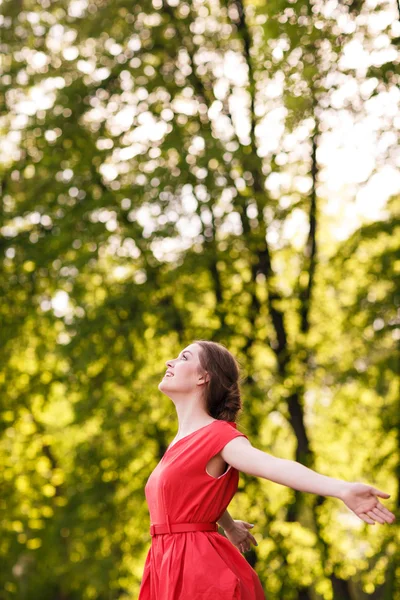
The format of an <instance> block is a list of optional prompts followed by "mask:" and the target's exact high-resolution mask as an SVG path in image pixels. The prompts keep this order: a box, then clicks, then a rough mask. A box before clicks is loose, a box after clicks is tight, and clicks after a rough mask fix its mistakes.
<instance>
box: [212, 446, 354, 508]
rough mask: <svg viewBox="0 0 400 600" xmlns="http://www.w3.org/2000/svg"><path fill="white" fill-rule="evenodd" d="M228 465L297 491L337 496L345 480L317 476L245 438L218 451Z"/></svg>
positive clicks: (302, 466) (340, 493) (306, 468)
mask: <svg viewBox="0 0 400 600" xmlns="http://www.w3.org/2000/svg"><path fill="white" fill-rule="evenodd" d="M221 456H222V458H223V459H224V460H225V461H226V462H227V463H228V464H230V465H232V467H234V468H235V469H238V470H239V471H242V473H248V474H249V475H254V476H255V477H263V478H264V479H269V480H270V481H274V482H275V483H280V484H281V485H286V486H288V487H291V488H293V489H295V490H299V491H301V492H310V493H312V494H320V495H321V496H333V497H335V498H341V496H342V493H343V491H344V490H345V489H346V485H347V483H348V482H347V481H343V480H342V479H334V478H333V477H327V476H326V475H321V474H320V473H317V472H316V471H313V470H312V469H309V468H308V467H305V466H304V465H302V464H301V463H298V462H296V461H294V460H288V459H286V458H278V457H276V456H272V455H271V454H267V452H263V451H262V450H259V449H258V448H254V447H253V446H252V445H251V444H250V442H249V441H248V440H247V439H246V438H235V439H233V440H231V441H230V442H228V444H226V446H225V447H224V448H223V449H222V451H221Z"/></svg>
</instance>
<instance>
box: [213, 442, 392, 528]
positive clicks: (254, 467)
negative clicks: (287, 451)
mask: <svg viewBox="0 0 400 600" xmlns="http://www.w3.org/2000/svg"><path fill="white" fill-rule="evenodd" d="M221 456H222V458H223V459H224V460H225V462H227V463H228V464H230V465H232V467H234V468H235V469H238V470H239V471H242V472H243V473H248V474H249V475H254V476H255V477H263V478H264V479H269V480H270V481H274V482H275V483H280V484H281V485H286V486H288V487H291V488H293V489H295V490H299V491H300V492H310V493H311V494H319V495H321V496H333V497H334V498H339V500H342V501H343V502H344V504H345V505H346V506H347V508H349V509H350V510H352V511H353V512H354V513H355V514H356V515H357V516H358V517H359V518H360V519H362V520H363V521H365V522H366V523H370V524H371V525H374V524H375V522H378V523H381V524H384V523H393V521H395V515H394V514H393V513H392V512H390V510H388V509H387V508H386V507H385V506H384V505H383V504H381V503H380V502H379V500H378V497H381V498H390V494H387V493H386V492H382V491H381V490H378V489H377V488H375V487H373V486H372V485H368V484H365V483H357V482H350V481H344V480H343V479H335V478H334V477H327V476H326V475H321V474H320V473H317V472H316V471H313V470H312V469H309V468H308V467H305V466H304V465H302V464H301V463H299V462H296V461H294V460H287V459H286V458H277V457H276V456H272V455H271V454H267V452H263V451H262V450H259V449H258V448H254V447H253V446H252V445H251V443H250V442H249V440H247V439H246V438H244V437H237V438H234V439H233V440H231V441H230V442H228V443H227V444H226V446H224V448H223V449H222V450H221Z"/></svg>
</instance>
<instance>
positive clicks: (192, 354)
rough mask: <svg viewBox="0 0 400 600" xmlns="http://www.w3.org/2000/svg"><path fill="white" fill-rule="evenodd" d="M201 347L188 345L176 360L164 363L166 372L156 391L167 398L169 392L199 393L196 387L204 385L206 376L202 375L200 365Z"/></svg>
mask: <svg viewBox="0 0 400 600" xmlns="http://www.w3.org/2000/svg"><path fill="white" fill-rule="evenodd" d="M200 352H201V347H200V346H199V345H198V344H190V345H189V346H186V348H184V349H183V350H182V351H181V352H180V354H179V356H178V357H177V358H173V359H171V360H168V361H167V362H166V365H167V371H166V373H165V375H164V377H163V378H162V380H161V381H160V383H159V384H158V389H159V390H160V391H161V392H164V393H165V394H166V395H167V396H169V395H170V394H169V392H171V393H173V392H183V393H185V394H188V393H190V392H196V391H200V388H199V387H198V386H201V385H203V384H204V383H205V381H206V379H208V376H207V374H206V373H203V369H202V367H201V365H200V359H199V353H200Z"/></svg>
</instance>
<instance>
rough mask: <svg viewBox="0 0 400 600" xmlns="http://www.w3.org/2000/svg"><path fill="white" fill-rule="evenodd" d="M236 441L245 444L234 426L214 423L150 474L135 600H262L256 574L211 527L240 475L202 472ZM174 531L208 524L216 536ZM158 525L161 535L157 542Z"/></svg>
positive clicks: (183, 440)
mask: <svg viewBox="0 0 400 600" xmlns="http://www.w3.org/2000/svg"><path fill="white" fill-rule="evenodd" d="M239 436H244V437H246V438H247V436H246V435H245V434H244V433H241V432H240V431H237V429H236V423H234V422H228V421H220V420H215V421H213V422H212V423H209V424H208V425H205V426H204V427H201V428H200V429H198V430H197V431H193V432H192V433H189V435H186V436H185V437H183V438H181V439H180V440H178V441H177V442H176V443H175V444H173V445H172V446H171V445H170V446H169V447H168V448H167V450H166V452H165V454H164V456H163V457H162V459H161V461H160V462H159V463H158V465H157V466H156V468H155V469H154V471H153V472H152V473H151V475H150V477H149V478H148V480H147V483H146V486H145V495H146V500H147V504H148V507H149V512H150V522H151V528H150V529H151V532H152V541H151V546H150V549H149V551H148V554H147V557H146V562H145V565H144V572H143V578H142V582H141V586H140V591H139V598H138V600H265V595H264V592H263V589H262V587H261V582H260V580H259V578H258V576H257V573H256V572H255V570H254V569H253V568H252V567H251V565H249V563H248V562H247V560H246V559H245V558H244V556H243V555H242V554H241V553H240V551H239V550H238V549H237V548H236V547H235V546H234V545H233V544H232V543H231V542H230V541H229V540H228V539H227V538H225V537H224V536H223V535H221V534H220V533H218V531H217V529H218V527H217V526H216V525H215V523H216V521H217V520H218V519H219V518H220V517H221V516H222V514H223V513H224V512H225V509H226V508H227V507H228V505H229V503H230V501H231V500H232V498H233V496H234V495H235V493H236V491H237V487H238V481H239V471H238V470H237V469H235V468H233V467H232V466H231V465H229V467H228V470H227V471H225V473H223V474H222V475H221V476H220V477H218V478H216V477H212V476H211V475H209V474H208V473H207V472H206V466H207V463H208V461H209V460H210V459H211V458H212V457H213V456H215V455H216V454H218V453H219V452H220V451H221V450H222V448H223V447H224V446H225V445H226V444H227V443H228V442H229V441H230V440H233V439H234V438H235V437H239ZM177 523H180V524H181V526H180V528H181V529H185V527H187V526H186V525H185V524H188V523H189V524H193V523H211V524H214V531H203V530H202V531H183V532H180V533H179V532H178V533H176V532H170V533H168V531H171V526H172V525H174V524H177ZM161 524H165V527H164V529H165V530H166V531H167V533H161V534H156V535H155V532H156V531H157V528H158V530H159V531H160V529H162V528H161V527H159V526H160V525H161ZM190 526H192V528H193V525H189V527H190ZM194 527H196V525H195V526H194ZM198 527H200V528H201V525H199V526H198ZM175 529H177V528H175ZM209 529H210V528H209Z"/></svg>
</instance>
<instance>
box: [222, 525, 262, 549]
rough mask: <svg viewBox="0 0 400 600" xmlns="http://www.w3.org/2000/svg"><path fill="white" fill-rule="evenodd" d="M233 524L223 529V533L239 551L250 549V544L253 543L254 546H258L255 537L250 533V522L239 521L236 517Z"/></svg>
mask: <svg viewBox="0 0 400 600" xmlns="http://www.w3.org/2000/svg"><path fill="white" fill-rule="evenodd" d="M233 523H234V524H233V525H231V526H230V527H229V529H225V530H224V531H225V535H226V537H227V538H228V540H229V541H230V542H232V544H233V545H234V546H236V548H237V549H238V550H239V551H240V552H247V551H248V550H250V545H251V544H252V543H253V544H254V545H255V546H258V544H257V541H256V539H255V538H254V537H253V536H252V535H251V533H250V531H249V529H250V528H251V527H254V525H252V524H251V523H247V522H246V521H239V520H238V519H234V521H233Z"/></svg>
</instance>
